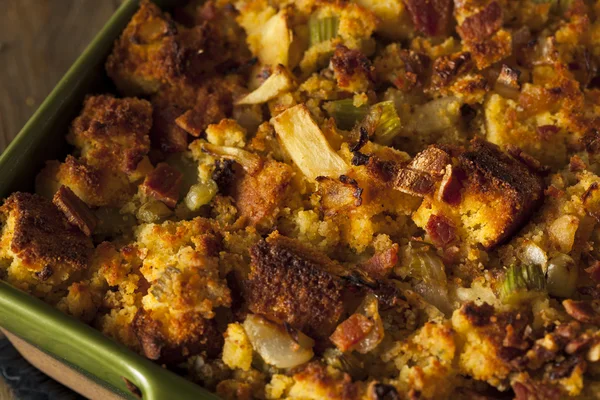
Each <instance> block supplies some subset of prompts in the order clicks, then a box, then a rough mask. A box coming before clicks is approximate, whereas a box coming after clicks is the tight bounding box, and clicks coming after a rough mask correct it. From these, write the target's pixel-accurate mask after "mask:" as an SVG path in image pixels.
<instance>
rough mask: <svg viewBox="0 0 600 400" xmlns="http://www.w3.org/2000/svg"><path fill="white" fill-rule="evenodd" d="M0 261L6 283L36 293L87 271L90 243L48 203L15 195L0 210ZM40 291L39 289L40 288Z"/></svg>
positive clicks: (18, 194) (38, 198)
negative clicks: (4, 267)
mask: <svg viewBox="0 0 600 400" xmlns="http://www.w3.org/2000/svg"><path fill="white" fill-rule="evenodd" d="M0 221H2V222H3V224H2V231H1V232H2V234H1V236H0V259H4V260H7V261H8V264H9V266H8V281H9V282H11V283H13V284H15V285H16V286H18V287H21V288H23V289H27V290H31V291H34V293H36V294H39V293H38V291H37V289H38V288H37V287H36V286H38V284H39V285H40V286H43V285H44V284H47V285H51V286H54V285H56V287H55V289H58V288H60V284H61V283H63V282H66V281H72V280H73V279H75V278H76V277H77V276H78V274H79V273H80V272H81V271H82V270H85V269H86V268H87V265H88V261H89V258H90V256H91V254H92V250H93V244H92V241H91V239H90V238H88V237H87V236H86V235H85V234H84V233H83V232H82V231H81V230H79V228H77V227H75V226H73V225H71V224H70V223H69V222H68V221H67V218H66V217H65V216H64V215H63V214H62V213H61V212H60V211H59V210H58V208H56V207H55V206H54V205H53V204H52V202H50V201H49V200H47V199H45V198H43V197H41V196H39V195H36V194H30V193H21V192H16V193H14V194H12V195H11V196H10V197H9V198H8V199H7V200H6V201H5V203H4V204H3V205H2V206H1V207H0ZM40 290H43V289H40Z"/></svg>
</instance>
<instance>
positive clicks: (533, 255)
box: [519, 241, 548, 269]
mask: <svg viewBox="0 0 600 400" xmlns="http://www.w3.org/2000/svg"><path fill="white" fill-rule="evenodd" d="M519 258H520V259H521V261H523V263H525V264H527V265H539V266H540V267H542V269H543V268H545V267H546V264H547V263H548V255H547V254H546V252H545V251H544V250H543V249H542V248H541V247H540V246H538V245H537V244H535V243H533V242H532V241H526V242H525V243H523V246H522V247H521V249H520V251H519Z"/></svg>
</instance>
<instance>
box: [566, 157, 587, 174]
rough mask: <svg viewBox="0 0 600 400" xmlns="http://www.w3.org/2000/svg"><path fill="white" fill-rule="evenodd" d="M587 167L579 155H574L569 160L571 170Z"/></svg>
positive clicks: (575, 170)
mask: <svg viewBox="0 0 600 400" xmlns="http://www.w3.org/2000/svg"><path fill="white" fill-rule="evenodd" d="M586 168H587V165H586V164H585V162H584V161H583V160H582V159H581V157H579V156H578V155H574V156H573V157H571V159H570V160H569V171H571V172H579V171H583V170H585V169H586Z"/></svg>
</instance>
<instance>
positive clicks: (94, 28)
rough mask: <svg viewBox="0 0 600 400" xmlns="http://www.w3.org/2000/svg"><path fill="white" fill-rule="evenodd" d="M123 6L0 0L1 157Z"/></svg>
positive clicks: (1, 395)
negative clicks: (54, 88) (62, 78)
mask: <svg viewBox="0 0 600 400" xmlns="http://www.w3.org/2000/svg"><path fill="white" fill-rule="evenodd" d="M121 2H122V0H0V4H1V5H2V12H0V152H2V151H3V150H4V149H5V148H6V146H7V145H8V143H10V141H11V140H12V139H13V138H14V137H15V136H16V134H17V133H18V132H19V130H20V129H21V128H22V127H23V125H24V124H25V122H27V120H28V119H29V117H30V116H31V115H32V114H33V112H34V111H35V110H36V109H37V107H38V106H39V105H40V104H41V102H42V101H43V100H44V98H45V97H46V96H47V95H48V93H50V91H51V90H52V88H53V87H54V86H55V85H56V83H57V82H58V81H59V79H60V78H61V77H62V76H63V74H64V73H65V72H66V71H67V69H68V68H69V66H70V65H71V64H73V62H74V61H75V59H76V58H77V56H79V54H81V52H82V51H83V50H84V49H85V47H86V46H87V45H88V43H89V42H90V41H91V40H92V38H93V37H94V35H96V33H97V32H98V31H99V30H100V29H101V28H102V26H103V25H104V24H105V23H106V21H107V20H108V18H109V17H110V16H111V15H112V13H113V12H114V11H115V10H116V9H117V7H118V6H119V4H120V3H121ZM0 179H1V177H0ZM10 398H11V396H10V394H9V391H8V389H7V388H6V385H5V384H4V382H3V381H2V380H1V379H0V400H6V399H10Z"/></svg>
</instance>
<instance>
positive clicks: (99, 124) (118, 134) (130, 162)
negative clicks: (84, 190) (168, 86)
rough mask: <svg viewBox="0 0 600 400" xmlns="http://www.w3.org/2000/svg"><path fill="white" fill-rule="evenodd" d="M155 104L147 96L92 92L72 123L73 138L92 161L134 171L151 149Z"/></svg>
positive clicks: (71, 136)
mask: <svg viewBox="0 0 600 400" xmlns="http://www.w3.org/2000/svg"><path fill="white" fill-rule="evenodd" d="M151 125H152V106H151V105H150V103H149V102H148V101H146V100H140V99H135V98H125V99H116V98H114V97H112V96H109V95H101V96H90V97H88V98H87V99H86V100H85V103H84V106H83V110H82V112H81V114H80V115H79V117H77V118H75V120H74V121H73V124H72V125H71V131H70V141H71V142H72V143H73V144H75V145H76V146H78V147H81V148H83V156H84V157H85V158H86V159H87V161H88V163H90V164H93V165H98V166H102V167H105V168H110V169H120V170H122V171H123V172H127V173H130V172H133V171H134V170H135V169H136V167H137V165H138V163H139V162H140V161H141V159H142V158H143V157H144V156H145V155H146V154H147V153H148V151H149V150H150V138H149V136H148V133H149V132H150V127H151Z"/></svg>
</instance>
